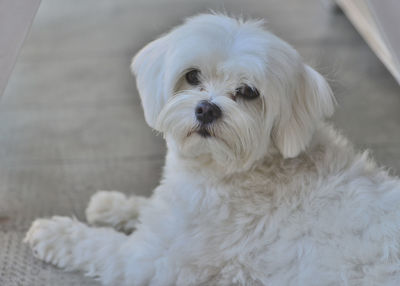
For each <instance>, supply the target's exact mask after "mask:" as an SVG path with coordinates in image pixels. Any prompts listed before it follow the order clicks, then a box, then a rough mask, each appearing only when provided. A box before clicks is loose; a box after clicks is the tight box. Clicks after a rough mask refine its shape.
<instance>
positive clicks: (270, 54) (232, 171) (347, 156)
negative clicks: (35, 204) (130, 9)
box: [25, 14, 400, 286]
mask: <svg viewBox="0 0 400 286" xmlns="http://www.w3.org/2000/svg"><path fill="white" fill-rule="evenodd" d="M190 68H198V69H199V70H200V71H201V82H202V84H201V85H200V86H199V87H193V86H190V85H189V84H188V83H186V82H185V79H184V73H185V71H187V70H189V69H190ZM132 70H133V72H134V73H135V75H136V78H137V86H138V89H139V93H140V96H141V99H142V103H143V108H144V112H145V117H146V120H147V122H148V124H149V125H150V126H151V127H153V128H155V129H156V130H158V131H160V132H162V134H163V135H164V137H165V139H166V142H167V145H168V154H167V158H166V165H165V169H164V175H163V179H162V181H161V183H160V185H159V186H158V187H157V189H156V190H155V191H154V194H153V196H152V197H151V198H149V199H146V198H140V197H132V198H126V197H125V196H124V195H122V194H120V193H117V192H101V193H99V194H96V195H95V196H94V197H93V198H92V199H91V201H90V204H89V206H88V209H87V218H88V221H89V223H92V224H100V225H108V226H111V227H115V228H119V229H122V230H124V231H131V230H132V228H134V227H135V228H136V230H135V231H134V232H133V233H132V234H130V235H125V234H122V233H120V232H117V231H115V230H113V229H112V228H96V227H89V226H86V225H84V224H83V223H81V222H78V221H76V220H73V219H69V218H63V217H53V218H51V219H39V220H36V221H35V222H34V223H33V225H32V227H31V229H30V230H29V232H28V233H27V236H26V239H25V241H26V242H28V243H29V245H30V246H31V247H32V249H33V250H34V253H35V255H36V256H37V257H38V258H40V259H42V260H45V261H47V262H49V263H52V264H54V265H57V266H59V267H64V268H66V269H71V270H82V271H84V272H85V273H86V274H87V275H89V276H93V277H97V278H98V279H99V280H100V281H101V282H102V283H103V284H105V285H117V286H122V285H184V286H186V285H279V286H281V285H307V286H310V285H400V244H399V243H400V182H399V180H398V179H397V178H392V177H390V176H389V175H388V174H387V173H386V171H384V170H382V169H379V168H377V167H376V165H375V163H374V162H373V161H372V159H370V158H369V157H368V154H367V153H358V152H356V151H355V150H354V149H353V147H352V146H351V144H350V143H348V142H347V141H346V139H344V138H343V137H342V136H341V135H340V134H338V133H337V132H336V131H335V130H334V129H333V127H331V126H330V125H328V124H327V123H325V122H324V118H325V117H327V116H330V115H331V114H332V112H333V109H334V104H335V101H334V98H333V96H332V92H331V90H330V88H329V86H328V84H327V82H326V81H325V80H324V79H323V77H322V76H321V75H319V74H318V73H317V72H316V71H315V70H313V69H312V68H310V67H309V66H307V65H305V64H303V62H302V60H301V58H300V57H299V55H298V54H297V52H296V51H295V50H294V49H293V48H292V47H290V46H289V45H288V44H287V43H285V42H283V41H282V40H280V39H279V38H277V37H276V36H274V35H272V34H271V33H269V32H267V31H265V30H264V29H263V28H262V23H261V22H260V21H244V20H236V19H233V18H230V17H227V16H224V15H218V14H203V15H199V16H196V17H193V18H190V19H188V20H187V21H186V22H185V24H184V25H182V26H180V27H177V28H175V29H174V30H172V31H171V32H170V33H168V34H166V35H164V36H162V37H161V38H159V39H157V40H155V41H153V42H152V43H150V44H148V45H147V46H146V47H144V48H143V49H142V50H141V51H140V52H139V53H138V54H137V56H136V57H135V58H134V60H133V64H132ZM243 83H246V84H249V85H251V86H253V87H256V88H257V89H258V90H259V92H260V98H258V99H255V100H251V101H246V100H243V99H241V98H235V97H234V95H233V94H234V92H235V89H236V88H237V87H238V86H239V85H240V84H243ZM200 100H211V101H212V102H214V103H215V104H217V105H218V106H219V107H220V108H221V110H222V117H221V118H220V119H219V120H217V121H216V122H215V123H213V124H212V126H210V129H209V130H210V133H211V134H212V135H213V136H212V137H208V138H203V137H201V136H199V135H198V134H197V133H196V132H194V131H195V128H196V126H197V123H196V118H195V116H194V108H195V106H196V104H197V103H198V102H199V101H200Z"/></svg>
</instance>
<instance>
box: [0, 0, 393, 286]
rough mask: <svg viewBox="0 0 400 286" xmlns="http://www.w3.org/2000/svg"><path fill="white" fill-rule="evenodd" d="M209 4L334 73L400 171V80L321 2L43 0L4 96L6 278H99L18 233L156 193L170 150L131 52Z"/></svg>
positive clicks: (341, 118) (1, 198) (1, 210)
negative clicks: (51, 257)
mask: <svg viewBox="0 0 400 286" xmlns="http://www.w3.org/2000/svg"><path fill="white" fill-rule="evenodd" d="M207 9H215V10H219V11H221V10H225V11H227V12H231V13H233V14H243V15H251V16H255V17H260V18H266V19H267V21H268V26H269V27H270V29H271V30H272V31H273V32H275V33H276V34H278V35H279V36H281V37H283V38H284V39H285V40H287V41H288V42H289V43H291V44H292V45H294V46H295V47H296V48H297V49H298V50H299V51H300V53H301V54H302V55H303V56H304V58H305V59H306V60H307V61H308V62H309V63H311V64H312V65H313V66H315V67H316V68H317V69H318V70H319V71H320V72H322V73H323V74H324V75H326V76H327V77H328V78H329V80H330V81H331V84H332V86H333V88H334V90H335V93H336V96H337V98H338V102H339V107H338V109H337V112H336V114H335V116H334V118H333V121H334V122H335V124H336V125H337V126H338V127H339V128H340V129H342V130H343V133H345V134H346V135H347V136H348V137H350V138H351V140H352V141H353V142H355V144H356V145H357V146H359V147H360V148H370V149H372V152H373V153H374V154H375V157H376V159H377V161H378V162H379V163H380V164H384V165H387V166H388V167H390V168H391V169H392V172H393V173H394V174H400V88H399V86H398V85H397V83H396V82H395V81H394V79H393V78H392V77H391V76H390V74H389V73H388V72H387V71H386V69H385V68H384V67H383V66H382V64H381V63H380V62H379V60H378V59H377V58H376V57H375V55H374V54H373V53H372V52H371V50H370V49H369V48H368V47H367V46H366V44H365V43H364V41H363V40H362V39H361V38H360V36H359V35H358V34H357V32H356V31H355V30H354V29H353V27H352V26H351V24H350V23H349V22H348V20H347V19H346V18H345V17H344V15H343V14H340V13H339V14H338V13H334V12H332V11H330V10H327V9H325V8H324V6H323V5H322V4H321V3H320V2H319V1H318V0H303V1H297V0H285V1H282V0H270V1H255V0H250V1H246V2H244V1H239V0H233V1H221V0H218V1H212V0H209V1H186V0H172V1H171V0H170V1H167V0H154V1H149V0H147V1H146V0H141V1H132V0H113V1H109V0H87V1H78V0H69V1H63V0H42V6H41V8H40V10H39V13H38V15H37V18H36V20H35V23H34V26H33V28H32V32H31V35H30V37H29V38H28V40H27V41H26V44H25V46H24V48H23V51H22V54H21V56H20V58H19V61H18V63H17V66H16V68H15V70H14V73H13V75H12V77H11V81H10V83H9V85H8V87H7V89H6V92H5V95H4V97H3V98H2V101H1V104H0V285H5V286H20V285H27V286H42V285H50V286H53V285H56V286H58V285H97V284H96V282H94V281H92V280H90V279H85V278H83V277H82V276H81V275H78V274H74V273H63V272H62V271H59V270H57V269H55V268H53V267H51V266H49V265H45V264H43V263H41V262H39V261H37V260H35V259H33V257H32V255H31V253H30V251H29V250H28V249H27V247H26V246H25V245H23V244H22V243H21V240H22V237H23V235H24V232H25V231H26V230H27V228H28V226H29V224H30V223H31V221H32V220H33V219H34V218H35V217H40V216H51V215H54V214H61V215H75V216H77V217H78V218H80V219H83V211H84V208H85V205H86V203H87V201H88V199H89V197H90V195H91V194H92V193H94V192H95V191H96V190H97V189H117V190H121V191H124V192H135V193H137V194H144V195H149V194H150V193H151V190H152V188H154V187H155V186H156V184H157V181H158V179H159V177H160V173H161V168H162V163H163V154H164V152H165V148H164V144H163V141H162V139H161V138H160V137H159V136H155V134H154V132H153V131H151V130H150V128H148V127H147V126H146V125H145V123H144V119H143V114H142V110H141V108H140V105H139V99H138V96H137V92H136V90H135V85H134V80H133V79H132V77H131V76H130V74H129V63H130V59H131V57H132V56H133V55H134V53H135V52H136V51H137V50H138V49H139V48H140V47H142V46H143V45H144V44H145V43H146V42H148V41H150V40H151V39H154V38H155V37H156V36H157V35H159V34H160V33H163V32H165V31H166V30H167V29H168V28H169V27H171V26H173V25H175V24H178V23H180V22H181V20H182V18H184V17H186V16H190V15H192V14H194V13H197V12H202V11H206V10H207Z"/></svg>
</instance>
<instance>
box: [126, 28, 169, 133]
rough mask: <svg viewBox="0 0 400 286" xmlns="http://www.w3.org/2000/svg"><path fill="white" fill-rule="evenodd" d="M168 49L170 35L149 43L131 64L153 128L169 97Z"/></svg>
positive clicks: (145, 110)
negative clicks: (166, 78) (167, 76)
mask: <svg viewBox="0 0 400 286" xmlns="http://www.w3.org/2000/svg"><path fill="white" fill-rule="evenodd" d="M167 51H168V35H166V36H163V37H161V38H159V39H157V40H154V41H152V42H151V43H149V44H147V45H146V46H145V47H144V48H142V49H141V50H140V51H139V52H138V53H137V54H136V55H135V57H134V58H133V60H132V64H131V71H132V73H133V74H134V75H135V76H136V85H137V88H138V90H139V95H140V99H141V101H142V106H143V110H144V117H145V119H146V122H147V124H149V125H150V127H152V128H155V123H156V120H157V116H158V114H159V113H160V111H161V109H162V107H163V105H164V104H165V102H166V100H167V98H168V92H169V88H170V87H169V86H168V84H167V82H166V80H165V77H166V63H165V61H166V54H167Z"/></svg>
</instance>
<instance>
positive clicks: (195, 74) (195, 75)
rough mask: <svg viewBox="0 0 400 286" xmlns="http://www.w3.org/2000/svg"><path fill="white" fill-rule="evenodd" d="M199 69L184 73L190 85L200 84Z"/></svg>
mask: <svg viewBox="0 0 400 286" xmlns="http://www.w3.org/2000/svg"><path fill="white" fill-rule="evenodd" d="M199 77H200V71H199V70H191V71H189V72H187V73H186V74H185V78H186V81H187V82H188V83H189V84H191V85H199V84H200V79H199Z"/></svg>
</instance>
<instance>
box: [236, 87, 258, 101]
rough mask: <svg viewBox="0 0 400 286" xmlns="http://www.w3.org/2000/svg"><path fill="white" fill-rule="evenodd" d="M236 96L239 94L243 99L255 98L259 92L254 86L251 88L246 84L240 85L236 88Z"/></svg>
mask: <svg viewBox="0 0 400 286" xmlns="http://www.w3.org/2000/svg"><path fill="white" fill-rule="evenodd" d="M235 95H236V96H237V97H238V96H240V97H242V98H243V99H247V100H251V99H256V98H257V97H259V96H260V93H259V92H258V90H257V89H256V88H252V87H250V86H248V85H247V84H245V85H242V86H241V87H239V88H237V89H236V94H235Z"/></svg>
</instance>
